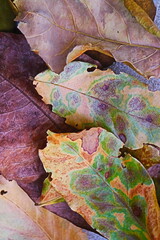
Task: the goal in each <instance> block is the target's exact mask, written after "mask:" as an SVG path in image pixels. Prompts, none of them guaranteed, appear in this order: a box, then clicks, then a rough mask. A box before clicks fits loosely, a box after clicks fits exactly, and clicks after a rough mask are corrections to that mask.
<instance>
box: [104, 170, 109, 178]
mask: <svg viewBox="0 0 160 240" xmlns="http://www.w3.org/2000/svg"><path fill="white" fill-rule="evenodd" d="M109 176H110V172H109V171H108V172H106V173H105V178H106V179H107V178H109Z"/></svg>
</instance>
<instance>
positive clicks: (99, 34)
mask: <svg viewBox="0 0 160 240" xmlns="http://www.w3.org/2000/svg"><path fill="white" fill-rule="evenodd" d="M15 4H16V6H17V7H18V10H19V15H18V17H17V18H16V19H17V21H20V23H19V29H20V30H21V31H22V32H23V34H24V35H25V37H26V38H27V41H28V42H29V44H30V45H31V47H32V50H34V51H36V52H38V54H39V55H40V56H41V57H42V58H43V59H44V61H45V62H46V63H47V65H48V66H49V67H50V68H51V69H52V70H53V71H55V72H57V73H59V72H61V71H62V70H63V68H64V66H65V64H66V57H67V55H68V53H69V52H70V51H71V50H72V49H73V48H74V47H75V46H77V45H87V44H91V45H92V46H93V47H97V48H99V49H100V50H101V51H103V52H104V53H106V52H109V56H110V55H111V56H113V58H115V60H116V61H118V62H124V63H127V64H128V65H129V66H132V67H133V68H134V69H136V70H137V71H138V72H140V73H141V74H143V75H144V76H146V77H148V78H149V77H150V76H155V77H157V78H158V77H159V76H160V66H159V58H160V48H159V46H160V40H159V39H158V38H157V37H156V36H154V35H152V34H150V33H149V32H147V31H146V30H145V29H144V28H143V27H142V26H141V25H140V24H139V23H138V22H137V21H136V19H135V18H133V17H132V16H131V14H130V13H129V11H128V10H127V9H126V8H125V6H124V1H122V0H117V1H112V0H94V1H92V0H85V1H84V0H76V1H75V0H67V1H64V0H59V1H56V0H47V1H42V0H41V1H40V0H39V1H38V2H37V1H36V2H33V1H32V0H15ZM154 27H155V26H154V25H153V28H154ZM44 43H45V44H44Z"/></svg>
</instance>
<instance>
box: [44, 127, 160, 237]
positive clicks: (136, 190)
mask: <svg viewBox="0 0 160 240" xmlns="http://www.w3.org/2000/svg"><path fill="white" fill-rule="evenodd" d="M122 146H123V143H122V142H121V141H120V140H118V139H117V138H116V137H115V136H114V135H113V134H112V133H109V132H107V131H106V130H104V129H102V128H91V129H90V130H88V131H87V130H83V131H82V132H79V133H66V134H56V133H52V132H51V131H48V144H47V147H46V148H45V149H43V150H40V151H39V155H40V158H41V160H42V162H43V164H44V167H45V169H46V170H48V171H50V172H51V173H52V175H51V177H52V180H51V184H52V186H53V187H54V188H55V190H56V191H57V192H59V193H60V194H62V196H63V197H64V199H65V200H66V201H67V203H68V204H69V206H70V207H71V208H72V209H73V210H74V211H77V212H78V213H80V214H81V215H82V216H83V217H84V218H85V219H86V221H87V222H88V223H89V224H90V225H91V226H92V227H93V228H95V229H96V230H97V231H99V232H100V233H101V234H102V235H103V236H105V237H106V238H109V239H110V240H112V239H129V238H131V237H132V238H133V239H141V240H142V239H143V240H149V239H150V240H151V239H152V240H158V239H159V238H160V211H159V206H158V202H157V199H156V194H155V187H154V184H153V181H152V179H151V178H150V176H149V174H148V173H147V171H146V170H145V168H144V167H143V165H141V164H140V163H139V162H138V161H137V160H136V159H135V158H133V157H131V156H130V155H126V156H125V157H123V158H122V157H120V158H119V157H118V155H119V148H121V147H122Z"/></svg>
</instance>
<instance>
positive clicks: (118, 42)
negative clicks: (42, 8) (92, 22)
mask: <svg viewBox="0 0 160 240" xmlns="http://www.w3.org/2000/svg"><path fill="white" fill-rule="evenodd" d="M27 14H31V15H38V16H40V17H42V18H45V19H46V20H47V21H48V22H49V23H50V24H53V25H55V26H56V27H58V28H60V29H62V30H65V31H68V32H72V33H75V34H79V35H83V36H86V37H90V38H93V39H96V40H99V41H103V42H111V43H116V44H119V45H125V46H130V47H139V48H149V49H150V48H151V49H158V50H160V47H153V46H147V45H141V44H140V45H137V44H134V43H127V42H122V41H118V40H112V39H109V38H103V37H98V36H93V35H90V34H88V33H85V32H81V31H77V30H73V29H70V28H65V27H63V26H61V25H59V24H58V23H56V22H53V21H51V20H50V19H48V18H47V17H45V16H44V15H42V14H40V13H37V12H36V13H35V12H32V11H27ZM49 29H50V28H49ZM46 31H48V30H46ZM26 37H27V38H28V39H29V38H34V36H27V35H26Z"/></svg>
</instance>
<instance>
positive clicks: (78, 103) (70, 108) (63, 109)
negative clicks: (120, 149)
mask: <svg viewBox="0 0 160 240" xmlns="http://www.w3.org/2000/svg"><path fill="white" fill-rule="evenodd" d="M95 68H96V66H95V65H92V64H89V63H83V62H72V63H70V64H68V65H67V66H66V67H65V69H64V71H63V72H62V73H61V74H60V75H58V74H56V73H54V72H52V71H51V70H47V71H45V72H43V73H41V74H39V75H37V76H36V81H35V84H36V85H37V86H36V90H37V91H38V93H39V94H40V95H41V96H43V100H44V102H45V103H47V104H52V110H53V112H55V113H57V114H58V115H60V116H61V117H64V118H66V123H68V124H69V125H71V126H74V127H76V128H78V129H84V128H90V127H103V128H105V129H107V130H108V131H110V132H112V133H113V134H114V135H115V136H117V137H118V138H119V139H121V140H122V141H123V142H124V143H125V146H126V147H128V148H141V147H142V146H143V143H150V144H155V145H157V146H160V141H159V136H160V101H159V99H160V92H158V91H157V92H150V91H149V90H148V88H147V85H145V84H144V83H142V82H140V81H138V80H137V79H136V78H134V77H132V76H130V75H127V74H125V73H121V74H119V75H116V74H114V73H113V72H112V71H111V70H107V71H101V70H99V69H95ZM94 69H95V70H94ZM93 70H94V71H93Z"/></svg>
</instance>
